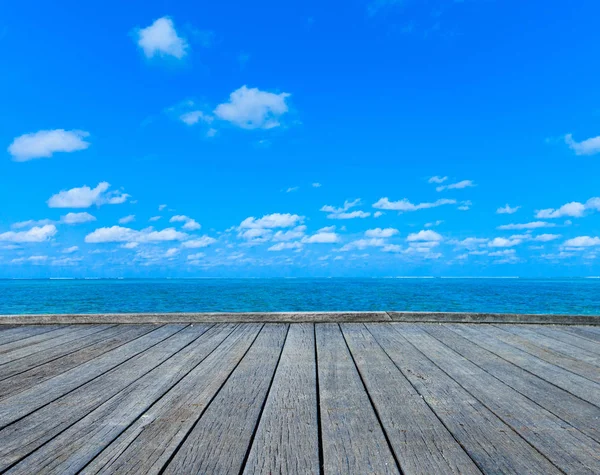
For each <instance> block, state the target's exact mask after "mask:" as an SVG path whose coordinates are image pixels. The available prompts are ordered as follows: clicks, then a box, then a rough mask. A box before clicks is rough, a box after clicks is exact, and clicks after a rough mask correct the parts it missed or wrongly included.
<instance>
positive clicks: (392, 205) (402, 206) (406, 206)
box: [373, 197, 456, 212]
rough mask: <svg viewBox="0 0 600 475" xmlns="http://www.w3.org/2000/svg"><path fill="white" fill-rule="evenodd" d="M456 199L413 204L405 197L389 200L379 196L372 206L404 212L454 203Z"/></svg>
mask: <svg viewBox="0 0 600 475" xmlns="http://www.w3.org/2000/svg"><path fill="white" fill-rule="evenodd" d="M454 204H456V200H448V199H441V200H436V201H434V202H433V203H419V204H416V205H415V204H413V203H411V202H410V201H408V200H407V199H406V198H405V199H403V200H400V201H390V200H389V199H388V198H387V197H386V198H381V199H380V200H379V201H377V203H373V208H378V209H387V210H392V211H399V212H406V211H417V210H420V209H428V208H436V207H438V206H443V205H454Z"/></svg>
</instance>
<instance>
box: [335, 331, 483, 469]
mask: <svg viewBox="0 0 600 475" xmlns="http://www.w3.org/2000/svg"><path fill="white" fill-rule="evenodd" d="M342 333H343V334H344V337H345V338H346V341H347V343H348V347H349V348H350V352H351V353H352V356H353V358H354V361H355V362H356V365H357V367H358V370H359V372H360V374H361V376H362V379H363V381H364V382H365V385H366V387H367V391H368V392H369V395H370V396H371V400H372V401H373V404H374V406H375V408H376V410H377V413H378V414H379V418H380V420H381V423H382V425H383V427H384V429H385V431H386V433H387V436H388V439H389V441H390V444H391V446H392V449H393V450H394V452H395V454H396V459H397V460H398V461H399V462H400V467H401V468H402V473H404V474H430V473H465V474H466V473H481V472H480V470H479V469H478V468H477V466H476V465H475V463H474V462H473V461H472V460H471V459H470V458H469V456H468V455H467V453H466V452H465V451H464V450H463V448H462V447H461V446H460V445H459V444H458V442H456V440H455V439H454V437H453V436H452V434H451V433H450V432H449V431H448V429H446V428H445V427H444V425H443V424H442V423H441V422H440V420H439V419H438V418H437V416H436V415H435V413H434V412H433V411H432V410H431V408H430V407H429V406H428V405H427V404H426V403H425V401H424V399H423V398H422V397H421V395H420V394H419V393H418V392H417V391H416V390H415V389H414V388H413V387H412V385H411V384H410V382H409V381H408V380H407V379H406V378H405V377H404V375H403V374H402V373H401V372H400V370H398V368H397V367H396V365H394V363H393V362H392V360H390V358H389V356H388V355H387V354H386V353H385V352H384V351H383V349H382V348H381V347H380V346H379V344H378V343H377V341H376V340H375V338H374V337H373V335H371V333H370V332H369V331H368V330H367V329H366V328H365V326H364V325H362V324H353V323H346V324H342Z"/></svg>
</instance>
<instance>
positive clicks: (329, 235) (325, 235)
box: [302, 230, 340, 244]
mask: <svg viewBox="0 0 600 475" xmlns="http://www.w3.org/2000/svg"><path fill="white" fill-rule="evenodd" d="M339 241H340V237H339V236H338V235H337V233H335V232H331V231H323V230H321V231H319V232H317V233H316V234H313V235H312V236H305V237H304V238H302V242H303V243H304V244H317V243H318V244H331V243H336V242H339Z"/></svg>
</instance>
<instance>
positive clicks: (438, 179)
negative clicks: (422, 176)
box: [427, 176, 448, 184]
mask: <svg viewBox="0 0 600 475" xmlns="http://www.w3.org/2000/svg"><path fill="white" fill-rule="evenodd" d="M447 179H448V177H447V176H432V177H431V178H430V179H429V180H427V183H438V184H440V183H444V182H445V181H446V180H447Z"/></svg>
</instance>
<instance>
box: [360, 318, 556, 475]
mask: <svg viewBox="0 0 600 475" xmlns="http://www.w3.org/2000/svg"><path fill="white" fill-rule="evenodd" d="M367 328H368V329H369V331H370V332H371V333H372V334H373V336H374V337H375V338H376V340H377V341H378V342H379V343H380V344H381V346H382V347H383V349H384V350H385V351H386V353H387V354H388V355H389V356H390V358H391V359H392V360H393V361H394V363H395V364H396V366H397V367H398V368H399V369H400V370H401V371H402V373H403V374H404V376H405V377H406V378H407V379H408V380H409V381H410V382H411V383H412V385H413V386H414V387H415V389H416V390H417V391H418V392H419V394H421V396H423V398H424V399H425V401H426V402H427V404H428V405H429V406H430V407H431V408H432V410H433V411H434V412H435V413H436V415H437V416H438V417H439V418H440V420H441V421H442V422H443V423H444V425H445V426H446V427H447V428H448V430H450V432H452V435H453V436H454V437H455V439H456V440H457V441H458V442H459V443H460V444H461V445H462V446H463V447H464V449H465V450H466V451H467V453H468V454H469V456H470V457H471V458H472V459H473V460H474V461H475V463H476V464H477V466H478V467H479V468H480V469H481V470H482V471H483V472H485V473H513V474H522V473H530V474H531V473H536V474H550V473H560V471H559V470H558V469H557V468H556V467H555V466H554V465H552V464H551V463H550V461H549V460H548V459H547V458H546V457H544V456H543V455H541V454H540V453H539V452H538V451H537V450H535V449H534V448H533V447H532V446H531V445H529V444H528V443H527V442H525V440H523V438H521V437H520V436H519V435H518V434H517V433H516V432H515V431H513V430H512V429H511V428H510V427H509V426H508V425H506V424H505V423H504V422H503V421H502V420H501V419H499V418H498V417H497V416H496V415H495V414H494V413H493V412H491V411H490V410H489V409H488V408H487V407H485V406H484V405H483V404H481V402H479V401H478V400H477V399H475V398H474V397H473V396H471V395H470V394H469V393H468V392H467V391H465V389H464V388H463V387H462V386H460V385H459V384H458V383H457V382H456V381H454V379H452V378H450V377H449V376H448V375H447V374H446V373H444V372H443V371H442V370H440V369H439V368H438V367H437V366H436V365H434V364H433V363H432V362H431V361H430V360H429V359H428V358H426V357H425V356H424V355H423V354H422V353H421V352H420V351H418V350H417V349H416V348H415V347H414V346H413V345H411V344H410V343H409V342H408V341H407V340H406V338H404V337H403V335H402V331H401V330H400V331H396V330H395V329H394V326H393V325H372V324H368V325H367Z"/></svg>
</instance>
